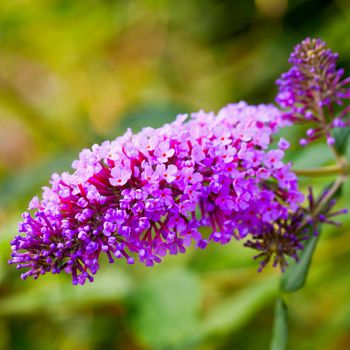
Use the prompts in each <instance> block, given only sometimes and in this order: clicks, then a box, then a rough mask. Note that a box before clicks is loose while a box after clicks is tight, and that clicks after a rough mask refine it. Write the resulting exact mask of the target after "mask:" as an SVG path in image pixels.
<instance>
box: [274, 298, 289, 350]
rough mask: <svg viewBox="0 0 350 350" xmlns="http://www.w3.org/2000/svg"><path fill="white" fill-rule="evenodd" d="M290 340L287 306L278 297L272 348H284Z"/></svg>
mask: <svg viewBox="0 0 350 350" xmlns="http://www.w3.org/2000/svg"><path fill="white" fill-rule="evenodd" d="M287 340H288V323H287V306H286V304H285V303H284V301H283V300H282V299H281V298H277V300H276V305H275V317H274V322H273V333H272V341H271V345H270V350H284V349H286V346H287Z"/></svg>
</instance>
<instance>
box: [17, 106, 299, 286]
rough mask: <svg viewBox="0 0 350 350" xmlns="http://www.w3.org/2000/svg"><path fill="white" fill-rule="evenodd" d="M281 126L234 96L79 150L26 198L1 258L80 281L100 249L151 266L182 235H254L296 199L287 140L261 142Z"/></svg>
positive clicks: (185, 238) (193, 238)
mask: <svg viewBox="0 0 350 350" xmlns="http://www.w3.org/2000/svg"><path fill="white" fill-rule="evenodd" d="M285 123H286V122H285V121H284V119H283V118H282V116H281V113H280V112H279V110H278V109H277V108H275V107H274V106H272V105H258V106H249V105H247V104H246V103H244V102H240V103H238V104H230V105H228V106H226V107H224V108H223V109H221V110H220V111H219V112H218V114H217V115H215V114H214V113H205V112H203V111H200V112H198V113H192V114H191V115H190V116H187V115H179V116H178V117H177V119H176V120H175V121H174V122H173V123H171V124H167V125H164V126H163V127H161V128H159V129H153V128H145V129H143V130H142V131H141V132H140V133H138V134H133V133H132V132H131V131H130V130H128V131H127V132H126V133H125V134H124V135H123V136H122V137H119V138H117V139H116V140H114V141H111V142H109V141H106V142H104V143H102V144H101V145H94V146H93V147H92V149H91V150H88V149H85V150H83V151H82V152H81V154H80V157H79V160H76V161H74V162H73V169H74V172H73V173H72V174H69V173H63V174H62V175H57V174H54V175H53V176H52V180H51V187H45V188H44V189H43V197H42V199H41V200H39V199H38V198H37V197H35V198H34V199H33V200H32V202H31V204H30V207H29V209H31V210H34V215H31V214H30V213H25V214H24V215H23V218H24V220H23V222H22V223H21V224H20V232H21V233H22V235H18V236H16V237H15V239H14V240H13V241H12V249H13V253H12V259H11V260H10V263H13V264H18V265H17V266H18V268H27V269H28V270H27V272H25V273H24V274H23V275H22V277H23V278H26V277H27V276H30V275H31V276H33V277H34V278H36V277H38V276H39V275H40V274H44V273H45V272H49V271H51V272H52V273H58V272H61V271H65V272H67V273H70V274H72V278H73V283H74V284H77V283H80V284H83V283H84V282H85V280H86V279H88V280H90V281H92V280H93V277H92V275H94V274H95V273H96V272H97V270H98V269H99V257H100V254H101V253H105V254H107V256H108V259H109V261H110V262H113V261H114V260H115V259H122V258H124V259H126V261H127V262H128V263H133V262H134V259H135V258H136V257H137V258H138V260H139V261H140V262H142V263H144V264H146V265H147V266H152V265H153V264H154V262H160V261H161V258H162V257H163V256H165V255H166V254H167V253H169V254H177V253H179V252H181V253H183V252H185V250H186V248H187V247H189V246H190V245H191V243H192V242H194V244H195V246H197V247H199V248H205V247H206V246H207V244H208V243H209V242H219V243H221V244H226V243H228V242H230V240H231V239H232V238H233V237H234V238H236V239H241V238H244V237H247V236H249V235H254V236H257V235H259V234H260V233H261V232H263V231H264V229H265V227H266V224H267V223H271V222H273V221H275V220H277V219H287V218H288V212H289V211H296V210H297V208H298V207H299V204H300V203H301V201H302V200H303V195H302V194H301V193H300V192H299V191H298V187H297V178H296V176H295V174H294V173H292V172H291V170H290V168H291V166H290V165H289V164H288V165H286V164H284V163H283V160H282V159H283V156H284V150H285V149H286V148H288V146H289V145H288V142H287V141H285V140H283V139H281V140H280V141H279V144H278V145H279V146H278V148H277V149H272V150H269V149H268V147H269V145H270V143H271V141H272V135H273V134H274V133H276V131H277V130H278V129H279V128H280V127H283V126H284V125H285ZM206 228H207V229H206ZM208 228H209V230H208Z"/></svg>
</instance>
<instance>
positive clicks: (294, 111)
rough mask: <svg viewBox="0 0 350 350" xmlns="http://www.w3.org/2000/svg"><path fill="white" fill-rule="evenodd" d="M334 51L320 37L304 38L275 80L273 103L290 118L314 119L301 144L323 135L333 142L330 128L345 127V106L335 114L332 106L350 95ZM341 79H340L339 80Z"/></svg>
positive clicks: (292, 119)
mask: <svg viewBox="0 0 350 350" xmlns="http://www.w3.org/2000/svg"><path fill="white" fill-rule="evenodd" d="M337 60H338V54H337V53H334V52H333V51H332V50H331V49H329V48H328V47H327V45H326V44H325V43H324V42H323V41H322V40H320V39H310V38H307V39H305V40H304V41H302V42H301V43H300V44H298V45H297V46H296V47H295V49H294V51H293V53H292V54H291V56H290V58H289V63H290V64H291V65H292V67H291V68H290V70H289V71H288V72H286V73H283V74H282V76H281V78H280V79H278V80H277V85H278V87H279V92H278V94H277V97H276V101H277V103H278V104H279V105H280V106H281V107H282V108H283V109H284V110H285V113H284V117H285V118H286V119H287V120H290V121H291V122H304V121H308V122H314V123H316V126H315V128H312V129H309V130H308V132H307V138H306V139H302V140H301V142H300V143H301V145H303V146H304V145H306V144H307V143H308V142H310V141H313V140H315V139H317V138H318V137H320V136H322V135H325V136H326V137H327V141H328V143H329V144H332V143H334V139H333V138H332V136H331V134H330V130H331V129H333V128H337V127H345V126H347V125H349V122H346V121H344V117H345V116H346V115H347V114H348V113H349V111H350V110H349V106H348V107H347V108H345V109H344V111H343V112H342V113H341V114H340V115H339V116H338V117H337V118H336V117H335V116H334V107H335V106H336V105H342V104H343V102H344V100H346V99H349V98H350V87H349V83H350V77H349V78H346V79H343V75H344V70H343V69H337V67H336V64H337ZM342 79H343V80H342Z"/></svg>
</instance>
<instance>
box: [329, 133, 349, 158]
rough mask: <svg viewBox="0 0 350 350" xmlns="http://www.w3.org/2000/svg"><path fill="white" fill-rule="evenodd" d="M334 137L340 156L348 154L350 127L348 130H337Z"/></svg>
mask: <svg viewBox="0 0 350 350" xmlns="http://www.w3.org/2000/svg"><path fill="white" fill-rule="evenodd" d="M333 137H334V138H335V148H336V149H337V151H338V152H339V153H340V154H343V155H344V154H346V151H347V146H348V143H349V142H348V140H349V137H350V126H349V127H347V128H337V129H334V131H333Z"/></svg>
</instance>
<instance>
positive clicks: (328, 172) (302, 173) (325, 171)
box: [293, 162, 350, 177]
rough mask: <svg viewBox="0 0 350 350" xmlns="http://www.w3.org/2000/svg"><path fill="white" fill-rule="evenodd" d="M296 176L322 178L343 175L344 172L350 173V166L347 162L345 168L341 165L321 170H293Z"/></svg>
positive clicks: (321, 168) (329, 166) (325, 167)
mask: <svg viewBox="0 0 350 350" xmlns="http://www.w3.org/2000/svg"><path fill="white" fill-rule="evenodd" d="M293 171H294V173H295V174H296V175H300V176H310V177H320V176H329V175H336V174H341V173H343V172H344V171H346V172H349V171H350V164H348V163H347V162H346V164H345V166H344V165H342V166H340V165H339V164H334V165H328V166H324V167H320V168H311V169H293Z"/></svg>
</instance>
